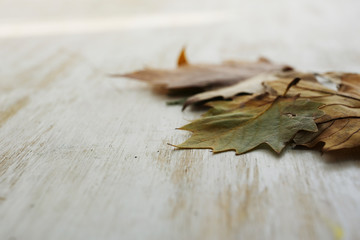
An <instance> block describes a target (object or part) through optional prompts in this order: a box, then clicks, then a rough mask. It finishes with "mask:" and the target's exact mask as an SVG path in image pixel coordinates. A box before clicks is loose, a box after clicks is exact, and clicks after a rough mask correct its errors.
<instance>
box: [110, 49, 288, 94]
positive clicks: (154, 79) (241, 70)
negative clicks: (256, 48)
mask: <svg viewBox="0 0 360 240" xmlns="http://www.w3.org/2000/svg"><path fill="white" fill-rule="evenodd" d="M290 69H291V67H289V66H286V65H280V64H274V63H271V62H270V61H269V60H267V59H264V58H260V59H259V60H258V61H257V62H241V61H226V62H223V63H222V64H218V65H215V64H189V63H188V60H187V59H186V55H185V50H184V49H183V50H182V51H181V53H180V56H179V58H178V67H177V68H176V69H173V70H164V69H151V68H148V69H144V70H141V71H136V72H133V73H128V74H115V75H112V76H114V77H128V78H133V79H137V80H141V81H145V82H147V83H149V84H151V85H152V86H153V87H154V88H155V89H156V90H158V91H159V92H163V93H167V94H186V93H194V92H201V91H203V90H208V89H213V88H216V87H221V86H229V85H233V84H235V83H238V82H240V81H242V80H244V79H247V78H250V77H253V76H255V75H257V74H259V73H263V72H271V71H282V70H284V71H287V70H290Z"/></svg>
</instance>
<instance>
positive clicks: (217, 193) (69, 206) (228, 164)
mask: <svg viewBox="0 0 360 240" xmlns="http://www.w3.org/2000/svg"><path fill="white" fill-rule="evenodd" d="M359 11H360V2H359V1H357V0H343V1H336V0H326V1H325V0H320V1H313V0H303V1H285V0H284V1H281V0H274V1H266V0H255V1H238V0H221V1H215V0H211V1H209V0H199V1H191V0H182V1H180V0H179V1H176V0H170V1H169V0H167V1H165V0H147V1H146V0H122V1H115V0H103V1H98V0H77V1H70V0H61V1H55V0H54V1H52V0H51V1H46V0H32V1H26V0H1V1H0V57H1V58H0V59H1V60H0V63H1V64H0V92H1V95H0V239H1V240H15V239H16V240H22V239H36V240H38V239H59V240H60V239H61V240H62V239H87V240H88V239H360V231H359V220H360V204H359V202H360V193H359V191H360V177H359V173H360V168H359V167H360V162H359V161H357V160H358V159H359V155H360V153H359V152H350V153H348V154H336V155H334V154H333V155H322V156H321V155H320V154H319V153H318V152H313V151H301V150H287V151H286V152H285V153H283V154H282V155H281V156H280V157H278V156H276V155H274V154H272V153H271V152H270V151H268V150H257V151H253V152H251V153H248V154H244V155H241V156H235V155H234V153H232V152H229V153H222V154H218V155H213V154H212V153H211V152H209V151H208V150H189V151H174V150H173V148H172V147H170V146H168V145H167V143H169V142H170V143H179V142H182V141H183V140H185V139H186V137H187V136H188V133H186V132H181V131H177V130H175V128H176V127H179V126H181V125H183V124H185V123H186V122H187V120H190V119H193V118H195V117H197V116H198V115H199V113H196V112H195V113H194V112H190V111H187V112H185V113H182V112H181V111H180V108H181V107H180V106H166V105H165V103H164V102H165V100H166V98H165V97H161V96H157V95H155V94H153V93H152V92H151V91H149V88H148V87H147V86H146V85H145V84H143V83H137V82H134V81H131V80H127V79H111V78H108V77H107V74H109V73H118V72H121V73H122V72H127V71H132V70H135V69H139V68H142V67H143V66H146V65H147V66H153V67H164V68H167V67H174V65H175V58H176V55H177V53H178V52H179V50H180V48H181V47H182V46H184V45H186V46H187V47H188V56H189V58H190V60H192V61H193V62H213V63H216V62H220V61H221V60H224V59H245V60H253V59H256V58H257V57H258V56H266V57H268V58H270V59H273V60H276V61H278V62H281V63H288V64H291V65H293V66H296V67H297V68H298V69H300V70H313V71H326V70H342V71H355V72H360V45H359V43H360V31H359V30H360V24H359V23H360V15H359ZM340 159H342V160H346V161H344V162H339V163H337V162H336V163H333V161H334V160H340Z"/></svg>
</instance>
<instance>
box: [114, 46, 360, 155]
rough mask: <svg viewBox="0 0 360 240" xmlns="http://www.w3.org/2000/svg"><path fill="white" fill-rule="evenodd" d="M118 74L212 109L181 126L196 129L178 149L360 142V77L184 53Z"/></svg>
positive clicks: (329, 146) (328, 146) (331, 146)
mask: <svg viewBox="0 0 360 240" xmlns="http://www.w3.org/2000/svg"><path fill="white" fill-rule="evenodd" d="M117 76H121V77H128V78H133V79H138V80H142V81H145V82H148V83H149V84H151V85H152V86H153V87H154V88H155V89H156V90H157V91H158V92H159V93H165V94H169V95H173V94H176V95H187V96H189V95H190V97H188V98H187V99H186V101H185V102H184V105H183V109H185V108H186V107H187V106H189V105H206V106H208V107H210V110H209V111H208V112H206V113H205V114H203V115H202V117H201V118H200V119H197V120H195V121H193V122H191V123H189V124H187V125H185V126H183V127H181V128H180V129H183V130H187V131H191V132H192V133H193V134H192V136H191V137H190V138H189V139H188V140H187V141H185V142H184V143H182V144H180V145H173V146H175V147H177V148H209V149H213V151H214V152H223V151H229V150H234V151H236V154H241V153H245V152H247V151H250V150H252V149H254V148H256V147H258V146H260V145H262V144H267V145H269V146H270V147H271V148H272V149H273V150H274V151H276V152H277V153H280V152H281V151H282V150H283V149H284V147H285V146H286V145H288V144H291V145H293V146H305V147H309V148H317V149H320V150H321V151H332V150H339V149H349V148H355V147H358V146H359V145H360V74H354V73H338V72H330V73H323V74H319V73H303V72H297V71H295V70H294V69H293V68H292V67H290V66H286V65H279V64H274V63H272V62H270V61H269V60H267V59H264V58H261V59H259V60H258V61H257V62H239V61H227V62H224V63H222V64H219V65H205V64H203V65H200V64H199V65H192V64H189V63H188V61H187V59H186V56H185V51H184V50H183V51H182V52H181V54H180V56H179V58H178V68H176V69H174V70H158V69H145V70H142V71H138V72H134V73H130V74H125V75H117ZM324 83H334V84H336V85H337V89H336V90H332V89H330V88H328V87H326V86H325V85H326V84H325V85H324ZM219 99H221V100H219Z"/></svg>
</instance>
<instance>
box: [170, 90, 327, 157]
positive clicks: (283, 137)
mask: <svg viewBox="0 0 360 240" xmlns="http://www.w3.org/2000/svg"><path fill="white" fill-rule="evenodd" d="M240 98H242V99H241V100H239V101H238V107H237V108H235V109H232V106H231V104H228V105H226V107H223V106H222V104H220V105H219V104H218V105H212V106H213V107H214V108H215V109H217V110H220V111H218V112H216V111H215V112H212V113H211V114H208V115H207V116H205V117H203V118H201V119H198V120H195V121H194V122H192V123H190V124H188V125H185V126H184V127H182V128H180V129H182V130H187V131H191V132H193V134H192V136H191V137H190V138H189V139H188V140H186V141H185V142H184V143H182V144H180V145H176V146H175V147H178V148H183V149H185V148H210V149H213V151H214V152H215V153H216V152H224V151H229V150H234V151H236V154H241V153H245V152H247V151H250V150H252V149H254V148H256V147H257V146H259V145H261V144H264V143H265V144H267V145H269V146H270V147H271V148H272V149H273V150H274V151H275V152H277V153H280V152H281V151H282V149H283V148H284V147H285V146H286V144H287V143H288V142H289V141H291V140H292V139H293V137H294V136H295V134H296V133H297V132H298V131H300V130H304V131H310V132H316V131H317V127H316V124H315V122H314V118H318V117H320V116H322V115H323V112H322V111H321V110H319V107H320V106H321V103H317V102H313V101H310V100H300V99H297V97H282V96H277V97H274V96H270V95H268V94H262V95H259V96H257V97H255V98H252V99H246V97H245V98H244V96H240ZM233 101H237V98H235V99H234V100H233ZM231 102H232V101H231Z"/></svg>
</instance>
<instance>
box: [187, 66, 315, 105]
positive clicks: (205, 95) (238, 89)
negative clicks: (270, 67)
mask: <svg viewBox="0 0 360 240" xmlns="http://www.w3.org/2000/svg"><path fill="white" fill-rule="evenodd" d="M295 77H301V79H303V80H306V81H313V82H316V77H315V75H314V74H312V73H300V72H293V71H285V72H273V73H261V74H258V75H256V76H254V77H251V78H248V79H244V80H243V81H241V82H239V83H237V84H235V85H232V86H228V87H222V88H219V89H215V90H212V91H205V92H202V93H198V94H195V95H193V96H191V97H189V98H188V99H187V100H186V101H185V103H184V105H183V109H185V108H186V107H187V106H189V105H192V104H197V103H202V102H206V101H211V100H214V99H218V98H222V99H229V98H231V97H234V96H237V95H240V94H252V93H261V92H264V89H263V86H262V85H261V84H262V83H263V82H269V81H275V80H279V78H282V79H286V81H292V80H293V79H294V78H295Z"/></svg>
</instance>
